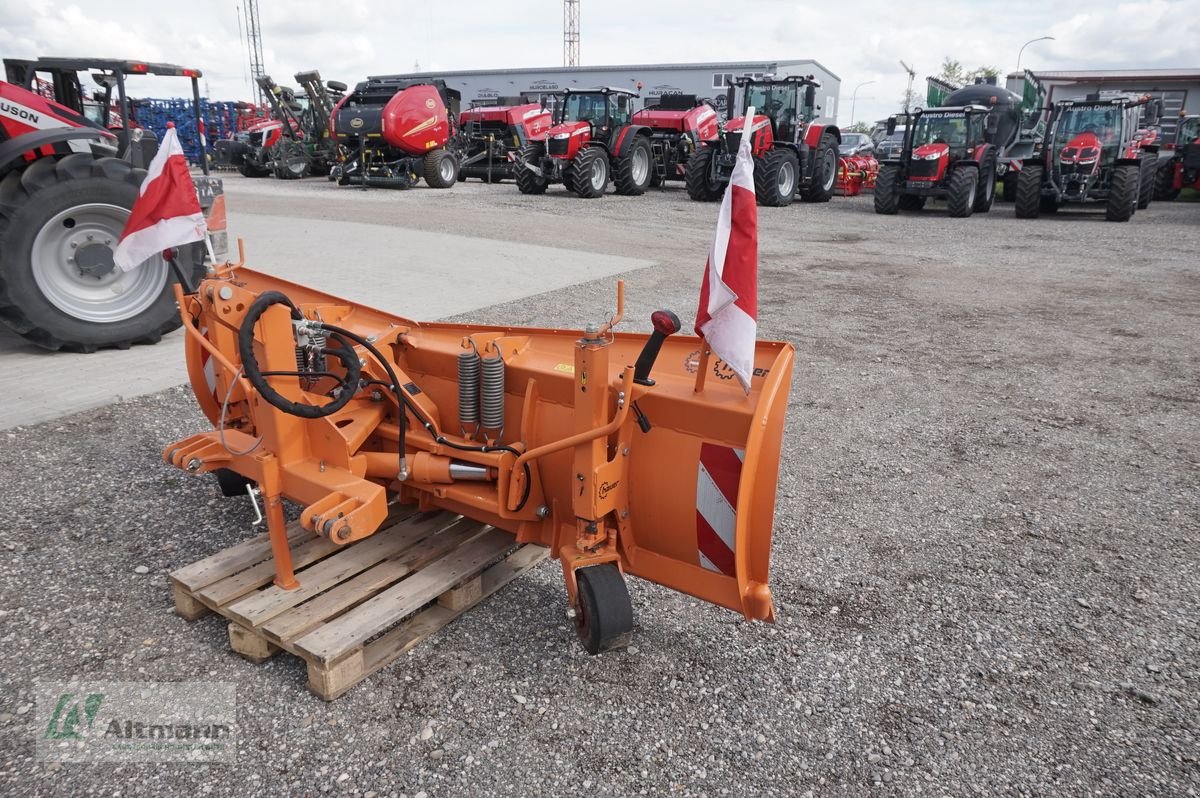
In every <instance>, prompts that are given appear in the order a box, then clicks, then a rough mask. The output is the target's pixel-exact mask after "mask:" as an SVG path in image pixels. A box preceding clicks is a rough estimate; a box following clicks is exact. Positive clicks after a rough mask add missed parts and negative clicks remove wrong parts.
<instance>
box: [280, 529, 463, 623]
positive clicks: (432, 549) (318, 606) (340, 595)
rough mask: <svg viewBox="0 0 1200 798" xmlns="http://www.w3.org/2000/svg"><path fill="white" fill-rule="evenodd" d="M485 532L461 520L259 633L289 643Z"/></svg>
mask: <svg viewBox="0 0 1200 798" xmlns="http://www.w3.org/2000/svg"><path fill="white" fill-rule="evenodd" d="M484 529H485V527H484V526H483V525H482V524H480V523H479V522H478V521H472V520H470V519H469V518H463V519H460V520H458V521H457V522H455V523H454V524H453V525H451V526H450V527H448V528H447V529H444V530H442V531H441V532H439V533H438V534H436V535H433V536H431V537H427V538H426V539H425V540H424V541H422V542H421V543H420V544H419V545H417V546H414V547H413V548H411V549H409V550H407V551H405V552H402V553H401V554H399V555H397V556H395V557H393V558H391V559H389V560H387V561H385V562H382V563H380V564H379V565H376V566H374V567H372V568H369V569H367V570H366V571H364V572H362V573H361V574H359V575H358V576H356V577H354V578H353V579H350V580H349V581H347V582H344V583H343V584H340V585H338V586H337V587H335V588H333V589H331V590H328V591H326V592H325V593H322V594H321V595H319V596H317V597H316V598H314V599H311V600H310V601H308V602H305V603H303V604H300V605H299V606H297V607H295V608H293V609H290V610H288V611H286V612H283V613H280V614H279V615H277V616H275V617H274V618H271V619H270V620H268V621H267V622H266V623H264V624H262V625H261V626H260V627H259V630H260V631H261V632H263V633H264V634H266V635H267V636H268V637H269V638H271V639H273V640H275V641H277V642H281V643H289V642H291V641H292V640H294V639H296V638H298V637H301V636H302V635H304V634H305V633H306V632H308V631H310V630H312V629H314V628H316V627H317V626H319V625H320V624H321V623H322V622H323V621H325V620H326V619H328V618H332V617H333V616H335V615H337V614H338V613H339V612H342V611H343V610H345V609H347V608H348V607H352V606H354V605H355V604H357V603H359V602H360V601H362V600H363V599H366V598H369V597H370V596H371V595H373V594H374V593H376V592H378V591H379V590H381V589H383V588H385V587H387V586H388V585H390V584H392V583H393V582H395V581H397V580H399V579H402V578H404V577H405V576H408V575H409V574H410V573H412V572H413V571H415V570H417V569H419V568H421V567H423V566H424V565H425V564H426V563H428V562H432V561H433V560H436V559H437V558H439V557H442V556H444V555H445V554H446V553H447V552H449V551H451V550H453V549H454V548H456V547H458V546H461V545H464V544H466V543H468V542H469V541H470V540H471V539H473V538H475V537H478V536H479V535H480V534H482V532H483V531H484Z"/></svg>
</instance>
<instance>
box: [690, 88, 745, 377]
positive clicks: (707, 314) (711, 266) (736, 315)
mask: <svg viewBox="0 0 1200 798" xmlns="http://www.w3.org/2000/svg"><path fill="white" fill-rule="evenodd" d="M745 118H746V126H745V127H743V128H742V140H741V144H740V145H739V146H738V152H737V161H736V162H735V163H734V166H733V174H732V175H731V176H730V178H729V187H728V188H726V189H725V196H724V198H723V199H722V200H721V212H720V214H719V215H718V216H717V234H716V235H715V236H714V237H713V243H712V249H711V250H709V253H708V265H707V266H706V267H705V273H704V282H703V283H701V285H700V308H699V309H698V310H697V311H696V335H699V336H701V337H703V338H704V340H705V341H707V342H708V346H709V348H710V349H712V351H713V352H714V353H715V354H716V355H717V357H719V358H721V359H722V360H724V361H725V362H726V363H727V364H728V365H729V368H731V369H733V372H734V373H735V374H736V375H737V377H738V380H739V381H741V383H742V387H743V388H745V389H746V393H750V377H751V375H752V374H753V373H754V340H755V338H756V337H757V333H758V207H757V206H756V205H755V196H754V157H753V156H752V155H751V154H750V139H751V137H752V135H753V132H754V124H753V120H754V107H753V106H751V107H750V108H749V109H747V111H746V117H745Z"/></svg>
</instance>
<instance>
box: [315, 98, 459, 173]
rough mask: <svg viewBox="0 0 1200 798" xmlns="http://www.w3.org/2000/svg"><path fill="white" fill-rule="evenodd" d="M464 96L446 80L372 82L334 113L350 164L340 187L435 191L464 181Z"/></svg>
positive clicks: (342, 169) (343, 165) (342, 166)
mask: <svg viewBox="0 0 1200 798" xmlns="http://www.w3.org/2000/svg"><path fill="white" fill-rule="evenodd" d="M459 99H460V95H459V93H458V92H457V91H455V90H454V89H451V88H448V87H447V86H446V82H445V81H443V80H404V79H401V78H391V77H374V78H367V79H366V80H365V81H363V82H362V83H359V84H358V85H357V86H355V87H354V91H352V92H351V93H350V94H348V95H346V96H345V97H343V98H342V100H341V101H340V102H338V104H337V106H336V107H334V109H333V120H332V123H331V127H332V129H333V135H334V137H335V138H336V139H337V142H338V144H339V145H340V146H341V147H343V148H344V152H345V156H344V160H343V161H342V162H340V163H339V164H338V165H337V166H335V167H334V171H333V176H334V178H335V179H336V180H337V181H338V184H339V185H343V186H344V185H348V184H351V183H354V184H358V185H363V186H368V185H371V186H391V187H395V188H409V187H410V186H414V185H416V184H417V183H418V182H419V181H420V180H421V178H422V177H424V178H425V182H426V183H427V184H428V185H429V187H430V188H450V187H451V186H453V185H454V184H455V183H456V182H457V181H458V163H459V160H458V154H457V153H456V152H455V151H454V149H453V148H454V147H455V146H456V142H457V137H458V103H459Z"/></svg>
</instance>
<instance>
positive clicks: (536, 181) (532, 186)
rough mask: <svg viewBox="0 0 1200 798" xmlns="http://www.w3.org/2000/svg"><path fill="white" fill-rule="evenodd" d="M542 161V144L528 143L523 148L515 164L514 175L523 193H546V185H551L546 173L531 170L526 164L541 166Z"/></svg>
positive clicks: (518, 187)
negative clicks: (541, 173) (540, 173)
mask: <svg viewBox="0 0 1200 798" xmlns="http://www.w3.org/2000/svg"><path fill="white" fill-rule="evenodd" d="M541 163H542V145H541V144H538V143H534V144H526V145H525V146H524V147H522V148H521V153H520V157H518V158H517V162H516V164H514V168H515V169H516V173H515V175H514V177H515V178H516V180H517V190H518V191H520V192H521V193H522V194H545V193H546V186H548V185H550V181H549V180H547V179H546V177H545V176H544V175H539V174H538V173H537V172H534V171H531V170H530V169H529V167H527V166H526V165H525V164H531V165H533V166H541Z"/></svg>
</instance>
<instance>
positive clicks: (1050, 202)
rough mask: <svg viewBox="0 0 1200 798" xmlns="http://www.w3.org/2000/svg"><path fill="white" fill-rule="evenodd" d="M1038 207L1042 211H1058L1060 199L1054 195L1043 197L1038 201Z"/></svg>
mask: <svg viewBox="0 0 1200 798" xmlns="http://www.w3.org/2000/svg"><path fill="white" fill-rule="evenodd" d="M1038 207H1039V208H1041V210H1042V213H1058V207H1059V206H1058V200H1057V199H1056V198H1054V197H1042V198H1041V199H1040V200H1039V201H1038Z"/></svg>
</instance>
